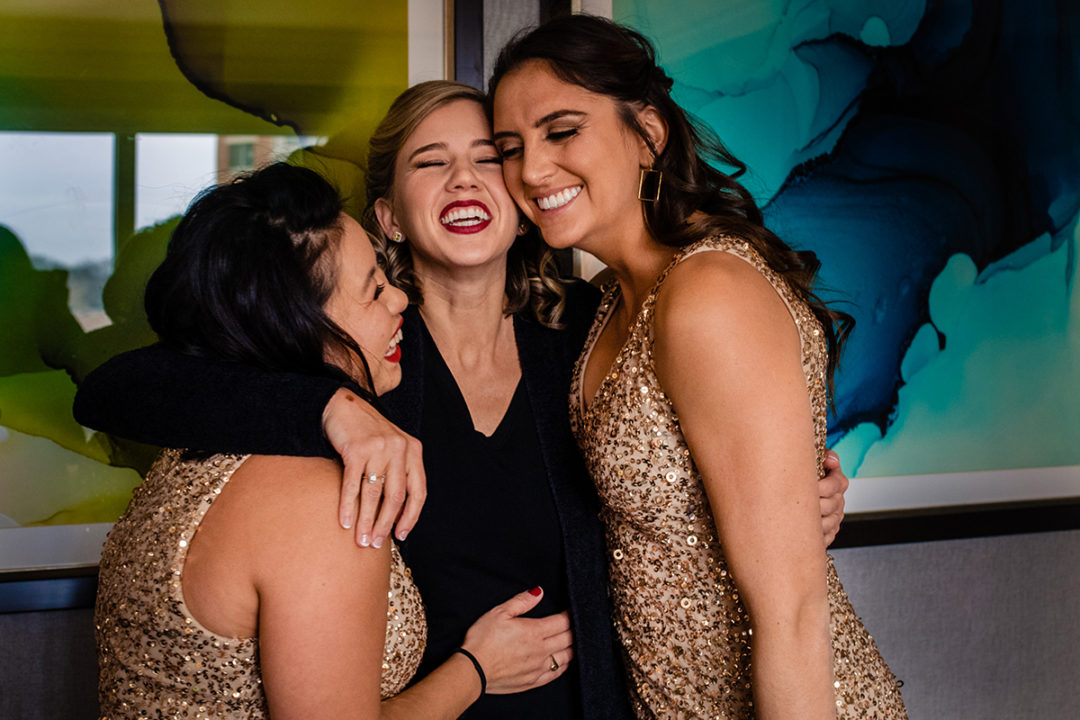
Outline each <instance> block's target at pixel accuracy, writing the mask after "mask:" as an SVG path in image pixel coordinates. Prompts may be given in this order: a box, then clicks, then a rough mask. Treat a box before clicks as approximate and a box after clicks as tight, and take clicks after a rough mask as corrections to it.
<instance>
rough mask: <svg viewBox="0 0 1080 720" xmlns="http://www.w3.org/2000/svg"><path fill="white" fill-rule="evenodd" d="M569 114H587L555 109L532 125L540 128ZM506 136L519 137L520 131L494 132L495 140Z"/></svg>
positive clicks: (579, 115) (583, 115)
mask: <svg viewBox="0 0 1080 720" xmlns="http://www.w3.org/2000/svg"><path fill="white" fill-rule="evenodd" d="M571 115H573V116H575V117H585V116H587V115H588V113H586V112H583V111H581V110H556V111H555V112H550V113H548V114H547V115H545V116H544V117H542V118H540V119H539V120H537V121H536V122H535V123H533V127H534V128H541V127H543V126H544V125H547V124H548V123H549V122H554V121H555V120H559V119H561V118H564V117H568V116H571ZM508 137H520V133H516V132H512V131H510V130H504V131H502V132H497V133H495V140H502V139H503V138H508Z"/></svg>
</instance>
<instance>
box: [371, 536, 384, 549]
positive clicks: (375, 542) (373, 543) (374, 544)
mask: <svg viewBox="0 0 1080 720" xmlns="http://www.w3.org/2000/svg"><path fill="white" fill-rule="evenodd" d="M383 540H385V538H381V537H376V538H375V539H374V540H372V541H371V546H372V547H374V548H381V547H382V544H383Z"/></svg>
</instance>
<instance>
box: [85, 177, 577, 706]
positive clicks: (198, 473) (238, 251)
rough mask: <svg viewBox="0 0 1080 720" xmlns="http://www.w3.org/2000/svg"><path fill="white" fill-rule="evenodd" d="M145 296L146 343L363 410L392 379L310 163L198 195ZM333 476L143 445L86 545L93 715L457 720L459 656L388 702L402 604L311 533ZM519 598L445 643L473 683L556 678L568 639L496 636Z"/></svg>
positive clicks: (378, 556) (317, 462) (412, 598)
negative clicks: (347, 397) (304, 386)
mask: <svg viewBox="0 0 1080 720" xmlns="http://www.w3.org/2000/svg"><path fill="white" fill-rule="evenodd" d="M346 270H347V271H346ZM146 302H147V313H148V316H149V318H150V322H151V325H152V326H153V327H154V330H155V331H156V332H157V333H158V335H159V337H160V338H161V340H162V342H164V343H168V344H169V345H171V346H173V347H174V348H176V349H178V350H180V351H183V352H187V353H192V354H195V355H198V356H201V357H212V358H218V359H221V360H226V361H234V362H246V363H250V364H253V365H256V366H260V367H267V368H273V369H276V370H294V371H302V372H308V373H312V374H316V375H318V374H329V375H332V376H335V377H340V378H343V379H350V378H351V379H352V380H353V381H355V382H356V383H358V384H359V386H360V387H361V388H362V389H361V392H364V393H367V399H368V400H371V399H373V397H374V394H378V393H382V392H384V391H386V390H389V389H391V388H393V387H394V386H396V385H397V384H398V382H399V381H400V379H401V370H400V367H399V364H398V363H399V361H400V358H401V352H400V350H399V349H398V341H399V340H400V338H401V335H400V327H401V313H402V311H403V310H404V309H405V307H406V299H405V295H404V293H402V292H401V291H400V290H397V289H395V288H393V287H392V286H390V285H388V284H387V282H386V278H385V277H384V275H383V273H382V271H381V270H379V269H378V268H377V267H376V264H375V254H374V252H373V250H372V247H371V243H370V241H369V239H368V237H367V234H366V233H365V232H364V231H363V230H362V229H361V228H360V226H359V224H358V223H357V222H356V221H355V220H352V219H351V218H349V217H348V216H347V215H345V214H343V213H342V212H341V201H340V199H339V198H338V196H337V193H336V191H335V190H334V189H333V188H332V187H331V186H330V185H329V184H328V183H327V182H326V181H325V180H323V179H322V178H320V177H319V176H318V175H316V174H315V173H314V172H311V171H310V170H305V169H302V168H297V167H291V166H288V165H284V164H278V165H271V166H269V167H268V168H265V169H263V170H260V171H257V172H255V173H253V174H251V175H250V176H248V177H246V178H243V179H241V180H239V181H237V182H234V183H231V184H228V185H223V186H220V187H218V188H216V189H214V190H212V191H210V192H208V193H205V194H204V195H202V196H200V198H199V199H197V200H196V201H195V203H193V205H192V207H191V208H190V209H189V211H188V213H187V214H186V215H185V217H184V219H183V220H182V221H181V222H180V224H179V225H178V227H177V229H176V231H175V233H174V235H173V238H172V241H171V242H170V245H169V250H168V255H167V257H166V260H165V262H164V263H163V264H162V265H161V267H160V268H159V269H158V270H157V272H156V273H155V274H154V276H153V277H152V278H151V280H150V283H149V285H148V287H147V297H146ZM341 480H342V469H341V466H340V464H339V463H336V462H334V461H331V460H328V459H323V458H301V457H283V456H270V455H250V456H248V455H221V454H218V455H211V456H209V457H207V456H206V455H205V454H203V455H194V454H192V453H185V452H182V451H178V450H166V451H164V452H163V453H162V454H161V456H160V457H159V458H158V460H157V462H156V463H155V464H154V467H153V468H152V469H151V471H150V473H149V475H148V476H147V479H146V481H145V482H144V483H143V485H142V486H141V487H140V488H139V489H138V490H137V491H136V493H135V496H134V498H133V499H132V501H131V504H130V506H129V507H128V510H127V512H126V513H125V515H124V516H123V517H122V518H121V519H120V521H119V522H117V524H116V526H115V527H114V529H113V530H112V532H111V533H110V534H109V538H108V540H107V542H106V544H105V548H104V551H103V554H102V559H101V568H100V573H99V581H98V598H97V605H96V609H95V617H94V620H95V626H96V633H97V643H98V656H99V665H100V681H99V690H100V692H99V701H100V711H101V716H102V717H103V718H112V719H119V718H143V717H168V718H210V717H220V718H224V717H228V718H264V717H271V716H272V717H274V718H275V719H279V720H280V719H281V718H345V717H348V718H376V717H379V718H398V717H413V718H455V717H457V716H458V715H460V714H461V713H462V712H463V711H464V710H466V709H467V708H468V707H469V705H471V704H472V703H473V702H474V701H475V700H476V698H477V697H479V696H480V694H481V692H482V689H483V682H484V681H483V679H482V676H481V675H479V674H478V672H477V668H476V667H474V664H473V662H472V661H471V660H470V659H469V657H468V656H467V654H464V653H455V654H453V655H451V656H450V657H449V659H447V660H446V661H445V662H443V663H442V664H441V665H440V666H439V667H437V668H435V669H434V670H433V671H432V672H430V673H429V674H428V675H427V676H426V677H424V679H423V680H421V681H420V682H418V683H416V684H414V685H412V686H411V687H409V688H408V689H405V688H406V684H407V683H408V682H409V680H410V679H411V678H412V675H413V673H414V672H415V671H416V669H417V666H418V665H419V663H420V659H421V655H422V653H423V650H424V643H425V638H426V625H425V619H424V609H423V606H422V604H421V600H420V596H419V593H418V592H417V589H416V587H415V585H414V584H413V581H412V578H411V575H410V573H409V571H408V569H407V568H406V567H405V565H404V564H403V562H402V559H401V556H400V554H399V553H398V550H397V547H396V545H394V544H393V543H389V544H387V545H386V546H385V547H382V548H380V549H361V548H359V547H357V546H356V544H355V543H354V542H353V534H352V532H351V531H349V530H344V529H342V528H340V527H339V526H338V525H337V524H336V523H335V522H334V521H333V519H334V515H335V512H336V509H337V506H338V495H339V490H340V486H341ZM539 594H540V593H539V592H536V593H535V594H534V593H530V592H523V593H521V594H520V595H517V596H515V597H513V598H511V599H510V600H508V601H507V602H506V603H504V604H503V605H500V606H498V607H496V608H494V609H492V610H491V611H490V612H488V613H487V614H485V615H483V616H482V617H481V618H480V619H479V620H477V621H476V622H475V623H474V624H473V625H472V627H471V628H470V629H469V631H468V632H467V633H466V635H465V640H464V644H463V647H464V648H465V650H467V651H470V652H473V653H474V654H475V655H479V656H481V657H484V658H485V659H486V660H487V661H489V662H488V667H487V678H486V682H487V689H488V691H490V692H513V691H515V690H521V689H528V688H531V687H535V686H538V685H542V684H545V683H547V682H549V681H550V680H552V679H555V678H557V677H558V676H559V675H560V674H561V671H565V668H560V670H559V671H549V670H548V669H547V665H546V662H547V659H548V658H549V657H553V656H558V657H561V658H562V659H563V663H564V664H565V663H566V661H567V660H568V659H569V654H570V649H569V646H570V633H569V631H566V632H563V633H560V634H559V635H557V636H552V637H551V638H549V641H550V642H549V646H546V647H542V648H535V647H534V648H529V647H525V644H524V643H523V642H522V639H521V637H519V636H516V635H515V633H514V629H513V627H512V623H511V621H510V618H511V617H512V616H515V615H518V614H520V613H522V612H525V611H527V610H528V609H530V608H531V607H533V606H534V605H535V604H536V602H538V601H539V599H540V598H539ZM534 656H535V657H534ZM538 667H540V668H541V670H540V671H538V670H537V668H538ZM380 700H382V702H380Z"/></svg>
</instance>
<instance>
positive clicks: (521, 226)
mask: <svg viewBox="0 0 1080 720" xmlns="http://www.w3.org/2000/svg"><path fill="white" fill-rule="evenodd" d="M527 232H529V223H528V221H526V220H522V221H521V222H519V223H518V226H517V234H518V237H521V236H522V235H524V234H525V233H527Z"/></svg>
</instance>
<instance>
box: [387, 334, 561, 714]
mask: <svg viewBox="0 0 1080 720" xmlns="http://www.w3.org/2000/svg"><path fill="white" fill-rule="evenodd" d="M417 325H420V327H419V328H417ZM410 329H411V331H412V332H417V331H420V332H421V333H422V335H423V339H422V343H423V358H424V363H423V374H424V394H423V407H424V415H423V419H422V421H421V431H420V440H421V442H422V443H423V444H424V464H425V466H427V467H428V468H430V470H429V471H428V498H427V502H426V503H425V505H424V511H423V513H422V514H421V516H420V521H419V522H418V523H417V524H416V527H415V528H414V529H413V531H412V533H411V534H410V535H409V538H408V539H407V540H406V541H405V542H404V543H402V544H401V552H402V556H403V557H404V558H405V562H406V564H407V565H408V566H409V568H411V569H412V574H413V578H414V579H415V580H416V584H417V586H418V587H419V588H420V594H421V597H423V599H424V607H425V609H426V610H427V617H428V643H427V650H426V651H425V653H424V659H423V661H422V662H421V665H420V670H419V671H418V673H417V677H423V676H424V675H426V674H427V673H429V672H431V670H433V669H435V668H436V667H438V665H439V664H441V663H442V662H443V661H444V660H446V658H447V657H449V656H450V653H452V652H453V650H454V649H455V648H457V647H458V646H460V645H461V641H462V639H463V638H464V637H465V631H466V630H468V628H469V626H470V625H471V624H472V623H473V622H474V621H475V620H476V618H477V617H479V616H480V615H482V614H483V613H485V612H487V611H488V610H489V609H491V607H492V606H494V605H497V604H499V603H501V602H503V601H505V600H507V599H509V598H510V597H511V596H513V595H515V594H517V593H520V592H522V591H524V590H528V589H529V588H532V587H536V586H538V585H539V586H541V587H543V589H544V596H543V598H542V599H541V601H540V603H539V604H538V605H537V607H536V608H534V610H533V611H531V612H529V613H528V617H542V616H545V615H550V614H552V613H557V612H561V611H563V610H566V609H567V608H568V607H569V603H570V600H569V597H568V595H567V589H566V570H565V557H564V554H563V546H562V543H560V542H553V541H552V540H553V538H558V537H559V536H560V528H559V518H558V515H557V514H556V510H555V503H554V500H553V499H552V496H551V490H550V489H549V488H548V483H547V477H546V475H545V473H544V469H543V468H544V461H543V458H542V457H541V454H540V442H539V439H538V437H537V433H536V424H535V422H534V421H533V412H532V408H531V407H530V405H529V396H528V393H527V392H526V391H525V381H524V378H522V380H521V381H519V382H518V385H517V388H516V389H515V391H514V396H513V399H512V400H511V401H510V405H509V407H508V408H507V410H506V414H505V415H504V416H503V418H502V421H501V422H500V423H499V426H498V427H497V428H496V429H495V432H493V433H492V434H491V436H490V437H489V436H486V435H484V434H483V433H481V432H479V431H477V430H476V429H474V427H473V422H472V417H471V415H470V414H469V408H468V406H467V405H466V404H465V398H464V397H463V396H462V394H461V390H460V389H459V388H458V385H457V382H456V381H455V379H454V376H453V374H452V373H451V372H450V369H449V368H448V367H447V365H446V363H445V361H444V360H443V357H442V355H441V354H440V353H439V349H438V347H437V346H436V345H435V342H434V341H433V340H432V338H431V335H430V333H428V331H427V328H425V327H423V325H422V323H412V324H411V328H410ZM580 692H581V690H580V684H579V680H578V677H577V675H576V673H572V672H567V673H564V674H563V675H562V676H561V677H559V678H558V679H557V680H555V681H553V682H550V683H548V684H547V685H544V686H543V687H539V688H536V689H534V690H530V691H528V692H524V693H517V694H514V695H485V696H484V697H482V698H480V700H478V701H477V702H476V703H474V704H473V705H472V707H470V708H469V710H468V711H467V712H466V713H465V714H464V715H463V716H462V717H464V718H470V719H471V718H537V719H539V718H544V719H545V720H547V719H548V718H580V717H581V716H582V715H581V702H580Z"/></svg>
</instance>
